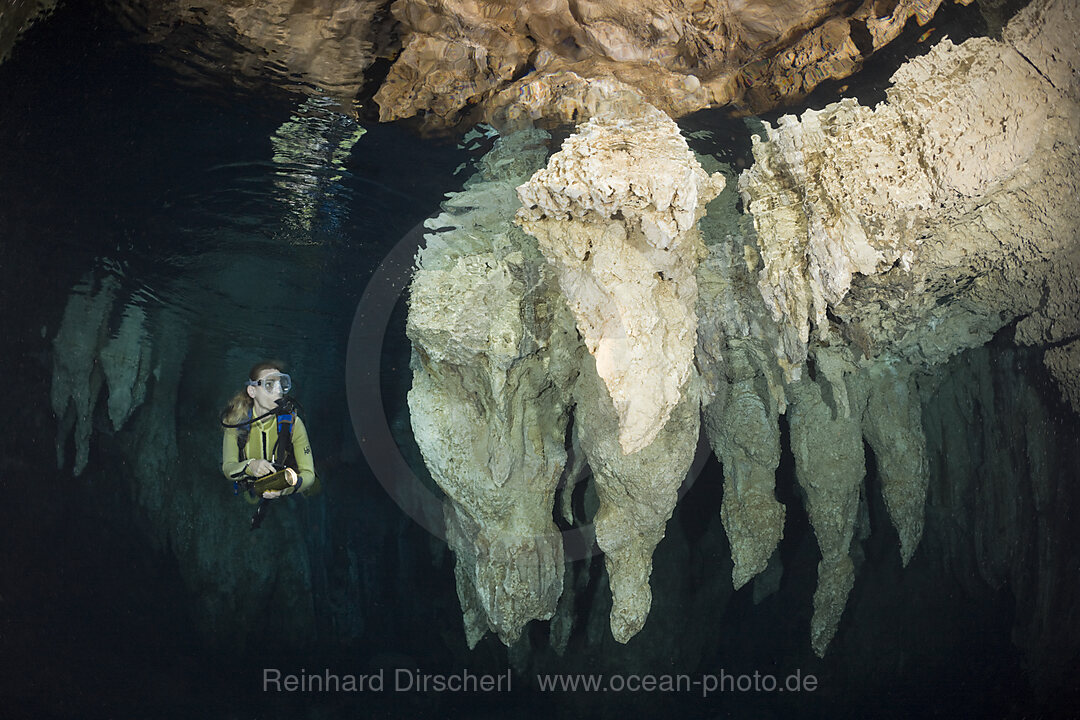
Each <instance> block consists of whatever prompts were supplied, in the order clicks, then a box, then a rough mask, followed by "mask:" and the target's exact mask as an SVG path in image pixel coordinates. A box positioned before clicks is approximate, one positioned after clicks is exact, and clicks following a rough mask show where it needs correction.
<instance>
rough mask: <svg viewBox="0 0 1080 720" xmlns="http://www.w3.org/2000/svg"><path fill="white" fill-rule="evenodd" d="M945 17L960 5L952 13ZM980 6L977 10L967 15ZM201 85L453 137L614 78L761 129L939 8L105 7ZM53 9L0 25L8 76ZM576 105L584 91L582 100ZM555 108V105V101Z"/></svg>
mask: <svg viewBox="0 0 1080 720" xmlns="http://www.w3.org/2000/svg"><path fill="white" fill-rule="evenodd" d="M945 1H946V2H948V0H945ZM957 1H958V2H959V3H961V4H967V2H970V0H967V2H964V0H957ZM103 2H105V3H106V4H107V5H108V7H109V8H110V10H111V11H113V12H115V13H116V14H117V15H118V16H119V17H120V18H121V19H122V20H123V22H124V23H125V25H127V26H128V27H129V28H130V29H132V30H133V31H134V32H135V33H136V34H137V35H138V36H139V37H141V38H142V39H144V40H145V41H147V42H151V43H154V44H156V45H158V46H161V47H162V53H161V57H162V60H163V61H164V62H167V63H169V64H170V65H172V66H173V67H174V68H175V69H176V70H177V71H178V72H180V73H181V74H182V75H184V76H186V77H189V78H192V79H193V80H196V81H198V80H202V81H207V80H210V81H216V82H221V81H222V80H228V81H229V82H235V83H238V84H241V85H258V84H260V83H264V82H266V81H267V80H269V81H270V82H272V83H273V84H275V85H279V86H285V87H287V88H289V89H290V90H293V91H297V92H302V93H307V94H313V95H318V96H323V97H325V96H329V97H331V98H333V99H335V100H337V101H338V102H340V103H341V105H342V107H343V108H344V109H346V110H350V111H351V110H355V109H358V108H359V107H360V106H361V105H362V106H363V108H364V112H365V113H366V114H370V115H375V114H376V112H377V116H378V118H379V119H380V120H382V121H392V120H398V119H405V118H414V119H415V121H416V122H417V123H418V124H419V125H420V126H421V127H422V128H423V129H425V130H426V131H429V132H442V131H448V130H454V129H456V128H459V127H461V126H463V125H467V124H472V123H475V122H478V121H486V122H489V123H492V124H494V125H496V126H498V127H501V128H507V127H508V126H520V125H522V124H527V123H528V122H533V121H536V120H537V119H540V118H549V119H552V120H556V121H558V120H571V121H573V120H579V119H581V118H580V117H579V116H578V115H576V114H575V110H576V109H577V108H579V106H580V103H578V102H574V101H573V100H571V101H567V100H566V93H567V90H566V87H565V86H566V78H568V77H580V78H584V79H586V80H589V79H599V78H614V79H617V80H619V81H621V82H622V83H624V84H626V85H628V86H630V87H632V88H634V89H635V90H637V91H638V92H639V93H640V94H641V95H642V96H643V97H644V98H646V99H647V100H648V101H649V102H650V103H652V104H653V105H654V106H656V107H658V108H659V109H661V110H663V111H665V112H667V113H668V114H669V115H671V116H672V117H680V116H683V115H686V114H688V113H691V112H694V111H696V110H700V109H703V108H709V107H728V108H730V109H733V110H734V111H736V112H739V113H750V114H756V113H761V112H764V111H768V110H771V109H773V108H777V107H782V106H786V105H790V104H792V103H796V102H798V101H799V100H801V99H802V98H804V97H805V96H806V95H807V94H808V93H809V92H810V91H812V90H813V89H814V88H815V87H817V86H818V85H820V84H821V83H822V82H825V81H826V80H839V79H842V78H845V77H847V76H849V75H851V74H852V73H854V72H856V71H858V70H859V69H860V68H861V67H862V65H863V62H864V61H865V60H866V58H868V57H869V56H870V55H871V54H873V53H875V52H876V51H878V50H879V49H881V48H882V47H884V46H885V45H886V44H888V43H889V42H891V41H892V40H894V39H895V38H896V37H897V36H899V35H900V33H901V32H902V31H903V30H904V29H905V28H906V27H908V26H909V25H914V24H918V25H927V24H928V23H930V21H931V19H932V17H933V16H934V14H935V13H936V12H937V11H938V10H939V8H940V6H941V5H942V0H865V2H862V3H857V2H850V1H846V2H842V1H837V0H792V1H790V2H778V1H775V0H750V1H744V0H697V1H694V0H664V1H663V2H657V3H639V2H630V1H629V0H598V1H589V0H529V1H528V2H498V1H494V0H480V1H477V0H395V1H394V2H387V1H386V0H381V1H380V0H303V1H301V0H258V1H256V0H103ZM55 5H56V0H16V1H15V2H13V3H11V5H10V6H9V9H8V10H7V11H6V12H4V13H0V60H2V59H3V56H4V55H5V54H6V53H7V52H8V51H10V49H11V47H12V46H13V44H14V42H15V39H16V37H17V35H18V33H19V32H20V31H21V30H23V29H25V28H26V27H28V26H29V25H30V24H31V23H32V22H33V21H34V20H35V18H38V17H40V16H41V15H42V14H44V13H46V12H48V11H49V10H51V9H52V7H53V6H55ZM571 94H572V91H571ZM553 96H555V99H553Z"/></svg>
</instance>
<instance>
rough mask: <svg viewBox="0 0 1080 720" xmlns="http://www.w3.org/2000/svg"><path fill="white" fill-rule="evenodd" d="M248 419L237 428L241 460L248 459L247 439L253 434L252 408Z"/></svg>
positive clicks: (237, 445) (237, 444)
mask: <svg viewBox="0 0 1080 720" xmlns="http://www.w3.org/2000/svg"><path fill="white" fill-rule="evenodd" d="M247 416H248V421H247V422H246V423H244V424H243V425H241V426H240V427H238V428H236V447H237V449H238V450H239V451H240V454H239V455H238V456H237V457H238V458H239V459H240V460H247V441H248V436H249V435H251V409H250V408H249V409H248V412H247Z"/></svg>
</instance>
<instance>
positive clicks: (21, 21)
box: [0, 0, 59, 64]
mask: <svg viewBox="0 0 1080 720" xmlns="http://www.w3.org/2000/svg"><path fill="white" fill-rule="evenodd" d="M58 2H59V0H7V2H5V3H4V4H3V5H2V6H0V64H2V63H3V62H4V61H5V60H7V59H8V56H9V55H10V54H11V51H12V49H13V48H14V47H15V43H16V42H18V41H19V38H20V37H21V36H22V34H23V33H24V32H26V31H27V30H29V29H30V26H32V25H33V24H34V23H35V22H37V21H38V20H40V19H41V18H42V17H45V16H47V15H48V14H49V13H51V12H52V11H53V9H55V8H56V5H57V3H58Z"/></svg>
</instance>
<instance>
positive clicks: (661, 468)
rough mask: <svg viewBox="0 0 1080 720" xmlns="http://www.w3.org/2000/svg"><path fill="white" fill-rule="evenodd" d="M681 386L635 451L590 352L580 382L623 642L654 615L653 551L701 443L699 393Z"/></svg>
mask: <svg viewBox="0 0 1080 720" xmlns="http://www.w3.org/2000/svg"><path fill="white" fill-rule="evenodd" d="M681 390H682V397H681V399H680V401H679V402H678V404H677V405H676V406H675V407H674V408H673V409H672V411H671V413H670V415H669V418H668V420H667V422H666V423H665V424H664V426H663V427H662V428H661V429H660V431H659V432H658V433H657V435H656V437H655V438H654V439H653V441H652V442H651V443H650V444H649V445H647V446H646V447H645V448H643V449H641V450H638V451H637V452H634V453H630V454H628V453H626V452H625V451H624V450H623V447H622V443H621V441H620V437H621V434H620V432H619V427H620V423H619V420H620V419H619V417H618V415H617V413H616V411H615V408H614V406H613V405H612V402H611V398H610V397H609V395H608V393H607V392H606V387H605V385H604V383H603V382H602V379H601V378H600V377H599V373H598V372H597V371H596V370H595V369H594V361H593V359H592V356H591V355H589V356H585V360H584V362H583V367H582V370H581V375H580V376H579V377H578V380H577V383H576V385H575V388H574V400H575V402H576V407H575V416H574V417H575V422H577V423H579V424H580V426H581V443H582V447H583V448H584V449H585V453H586V455H587V457H588V459H589V466H590V467H591V468H592V471H593V476H594V480H595V483H596V492H597V495H598V496H599V499H600V507H599V510H598V511H597V513H596V518H595V525H596V541H597V543H598V544H599V545H600V549H601V550H603V551H604V562H605V565H606V567H607V571H608V578H609V581H610V583H611V595H612V608H611V617H610V625H611V633H612V635H614V637H615V639H616V640H618V641H619V642H622V643H625V642H627V641H628V640H629V639H630V638H632V637H633V636H634V635H635V634H637V632H638V631H639V630H641V628H642V626H643V625H644V624H645V620H646V618H647V617H648V614H649V609H650V607H651V606H652V590H651V588H650V585H649V578H650V576H651V575H652V555H653V551H654V550H655V549H656V545H657V543H659V542H660V540H661V539H662V538H663V537H664V528H665V525H666V524H667V521H668V519H670V517H671V513H672V511H673V510H674V509H675V503H676V501H677V500H678V491H679V486H680V485H681V484H682V482H683V480H684V479H685V478H686V473H687V471H688V470H689V469H690V465H691V463H692V462H693V459H694V452H695V450H696V448H697V437H698V432H699V426H700V410H699V400H698V398H697V395H696V394H695V393H692V392H688V391H687V389H686V388H681Z"/></svg>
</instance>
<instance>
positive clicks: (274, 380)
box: [248, 373, 292, 395]
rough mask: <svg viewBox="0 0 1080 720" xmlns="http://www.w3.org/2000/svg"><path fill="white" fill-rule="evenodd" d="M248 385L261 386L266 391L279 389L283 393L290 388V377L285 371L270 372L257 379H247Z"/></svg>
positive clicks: (273, 391) (272, 391)
mask: <svg viewBox="0 0 1080 720" xmlns="http://www.w3.org/2000/svg"><path fill="white" fill-rule="evenodd" d="M248 385H254V386H257V387H263V388H265V389H266V392H268V393H276V392H278V391H281V394H282V395H285V394H287V393H288V392H289V391H290V390H292V378H291V377H289V375H288V374H287V373H270V374H269V375H267V376H266V377H262V378H259V379H258V380H248Z"/></svg>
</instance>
